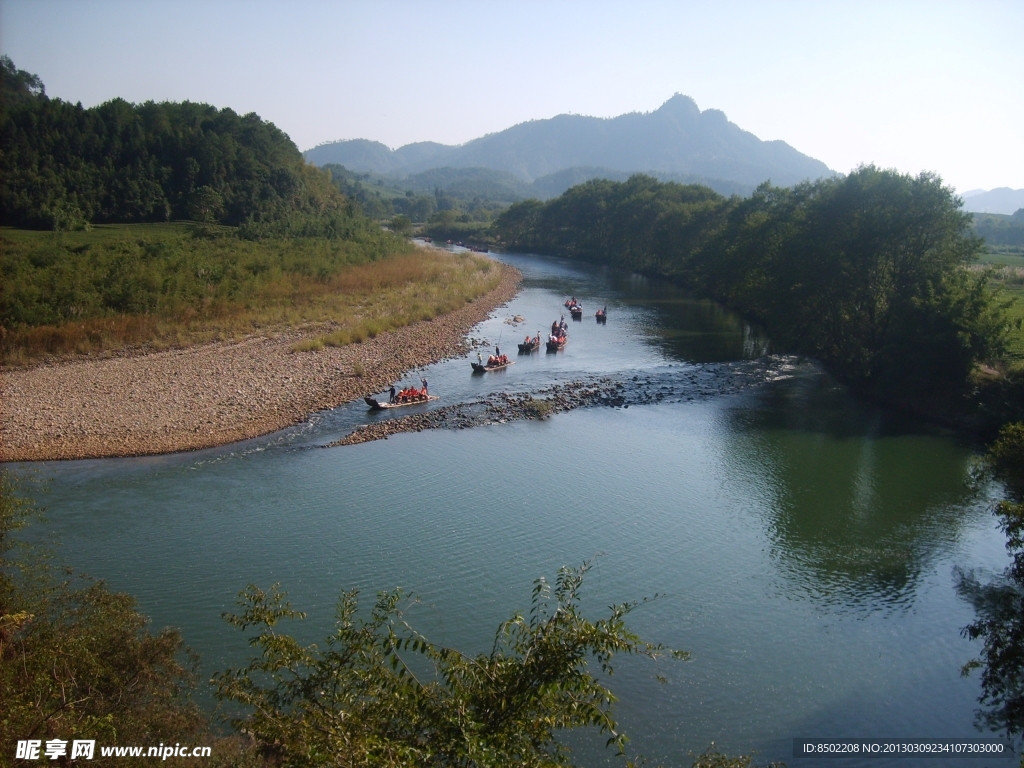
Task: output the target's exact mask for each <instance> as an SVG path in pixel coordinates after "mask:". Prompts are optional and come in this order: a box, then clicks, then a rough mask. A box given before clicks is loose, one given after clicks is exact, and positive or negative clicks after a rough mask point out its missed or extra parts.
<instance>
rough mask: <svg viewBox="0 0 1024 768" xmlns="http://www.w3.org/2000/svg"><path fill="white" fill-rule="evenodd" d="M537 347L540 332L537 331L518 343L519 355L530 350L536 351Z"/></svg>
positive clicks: (528, 352) (525, 353)
mask: <svg viewBox="0 0 1024 768" xmlns="http://www.w3.org/2000/svg"><path fill="white" fill-rule="evenodd" d="M538 349H540V334H539V333H538V334H537V335H536V336H534V337H532V338H530V337H527V339H526V341H523V342H520V343H519V354H520V355H528V354H530V353H531V352H536V351H537V350H538Z"/></svg>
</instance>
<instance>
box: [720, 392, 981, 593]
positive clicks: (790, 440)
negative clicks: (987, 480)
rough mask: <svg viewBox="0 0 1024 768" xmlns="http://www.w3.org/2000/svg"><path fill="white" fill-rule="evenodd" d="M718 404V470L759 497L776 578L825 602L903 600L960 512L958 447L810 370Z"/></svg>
mask: <svg viewBox="0 0 1024 768" xmlns="http://www.w3.org/2000/svg"><path fill="white" fill-rule="evenodd" d="M726 413H727V418H728V419H729V420H730V422H731V425H732V429H731V430H729V434H730V436H731V439H730V443H729V445H728V449H727V451H726V456H727V463H728V468H729V472H730V474H731V475H732V476H733V477H735V478H737V479H738V480H740V481H741V482H743V483H745V484H747V485H748V486H752V487H753V488H754V489H755V492H756V494H757V497H758V498H759V499H761V500H762V503H760V504H759V505H758V511H759V514H761V515H763V516H764V518H765V519H764V524H765V529H766V532H767V534H768V537H769V539H770V541H771V556H772V558H773V559H774V561H775V562H776V563H777V566H778V568H779V572H780V573H781V574H782V575H783V577H784V579H785V580H786V581H787V583H788V584H789V585H790V586H797V587H798V588H799V590H800V592H802V593H803V594H804V595H806V596H807V597H809V598H811V599H813V600H814V601H816V602H817V603H820V604H821V605H822V606H827V607H828V608H829V609H830V610H842V611H853V612H861V611H877V610H890V609H899V608H905V607H906V606H908V605H909V604H910V602H911V600H912V599H913V596H914V592H915V589H916V588H917V586H918V584H919V582H920V580H921V577H922V573H924V572H925V571H927V570H928V569H929V566H930V563H931V561H932V560H933V559H934V557H935V556H937V555H938V553H940V552H945V551H947V550H948V548H949V545H950V544H951V543H952V542H953V541H955V540H956V538H957V536H958V532H959V531H960V530H961V529H962V525H963V523H964V520H965V518H966V517H967V515H968V514H969V510H970V504H968V503H967V502H969V501H970V499H971V497H972V496H973V495H974V491H973V490H972V488H971V485H970V483H969V478H968V477H967V475H966V468H967V467H968V466H969V462H968V455H969V451H968V448H967V447H966V446H962V445H958V444H957V443H956V442H954V441H953V440H950V439H937V435H936V430H935V429H932V428H929V427H927V426H926V425H922V424H918V423H914V422H912V421H909V420H907V419H905V418H901V417H900V416H898V415H895V414H891V413H885V412H882V411H879V410H875V409H873V408H871V407H870V406H868V405H865V404H863V403H858V402H857V401H856V400H854V399H853V398H852V397H851V396H850V395H849V393H848V392H847V391H846V390H845V389H844V388H843V387H841V386H839V385H837V384H836V383H835V382H834V381H832V380H831V379H829V378H828V377H826V376H821V375H803V376H798V377H796V378H794V379H791V380H789V381H784V382H776V383H775V384H773V385H771V386H769V387H766V388H764V389H763V390H762V391H761V392H760V393H758V395H757V396H756V397H755V398H754V403H753V407H749V408H742V409H740V408H735V409H730V410H728V411H726Z"/></svg>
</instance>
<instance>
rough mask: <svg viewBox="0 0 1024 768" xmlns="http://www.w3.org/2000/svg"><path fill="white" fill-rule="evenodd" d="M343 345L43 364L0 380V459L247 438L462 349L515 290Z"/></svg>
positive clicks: (264, 339) (261, 345) (510, 286)
mask: <svg viewBox="0 0 1024 768" xmlns="http://www.w3.org/2000/svg"><path fill="white" fill-rule="evenodd" d="M500 266H501V269H502V270H503V272H502V279H501V282H500V283H499V285H498V286H497V288H495V289H494V290H492V291H491V292H490V293H488V294H486V295H485V296H482V297H480V298H479V299H477V300H475V301H473V302H472V303H470V304H467V305H466V306H465V307H463V308H461V309H459V310H456V311H455V312H452V313H450V314H447V315H443V316H440V317H437V318H434V319H433V320H430V321H426V322H419V323H414V324H413V325H409V326H406V327H405V328H401V329H399V330H397V331H392V332H389V333H386V334H382V335H379V336H377V337H376V338H373V339H369V340H367V341H364V342H363V343H360V344H350V345H348V346H344V347H325V348H323V349H321V350H319V351H316V352H293V351H292V348H293V347H294V345H295V344H296V343H298V342H300V341H302V340H303V339H306V338H313V337H316V336H319V335H322V334H323V332H324V329H323V328H307V329H299V330H281V331H278V332H275V333H267V334H262V335H255V336H251V337H249V338H246V339H243V340H241V341H233V342H217V343H213V344H206V345H203V346H199V347H191V348H188V349H178V350H169V351H163V352H154V353H150V354H142V355H136V356H123V357H108V358H102V359H91V358H90V359H85V360H74V361H64V362H54V363H46V364H43V365H40V366H37V367H34V368H29V369H24V370H21V369H14V370H4V371H3V373H2V377H0V402H2V413H3V416H2V418H0V461H45V460H53V459H85V458H101V457H113V456H142V455H151V454H160V453H174V452H178V451H190V450H197V449H201V448H211V447H214V446H218V445H225V444H227V443H232V442H236V441H239V440H246V439H249V438H253V437H258V436H260V435H265V434H268V433H270V432H275V431H277V430H280V429H283V428H285V427H288V426H290V425H292V424H297V423H301V422H302V421H304V420H306V418H308V416H309V415H310V414H312V413H314V412H316V411H320V410H323V409H325V408H333V407H336V406H338V405H341V404H343V403H347V402H350V401H352V400H354V399H357V398H360V397H362V396H363V395H366V394H367V393H371V392H380V391H382V390H384V389H387V388H388V387H389V386H391V384H392V383H393V382H395V381H398V380H400V379H401V378H402V376H403V374H404V373H405V372H406V371H409V370H410V369H412V368H417V367H419V366H423V365H427V364H430V363H434V362H437V361H439V360H442V359H444V358H448V357H453V356H457V355H462V354H465V352H466V350H467V345H466V334H467V332H468V331H469V330H470V329H471V328H472V327H473V326H474V325H476V324H477V323H479V322H480V321H482V320H484V319H485V318H486V317H487V316H488V315H489V314H490V313H491V312H492V311H493V310H495V309H496V308H497V307H499V306H501V305H503V304H505V303H507V302H508V301H510V300H511V299H512V298H513V297H514V296H515V295H516V293H517V291H518V289H519V282H520V280H521V275H520V274H519V272H518V271H517V270H515V269H514V268H512V267H508V266H506V265H500Z"/></svg>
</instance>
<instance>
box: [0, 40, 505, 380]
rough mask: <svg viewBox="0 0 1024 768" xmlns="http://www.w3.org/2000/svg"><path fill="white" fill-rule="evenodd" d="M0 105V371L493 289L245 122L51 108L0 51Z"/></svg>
mask: <svg viewBox="0 0 1024 768" xmlns="http://www.w3.org/2000/svg"><path fill="white" fill-rule="evenodd" d="M0 106H2V111H0V147H2V149H3V151H2V152H0V217H2V220H3V222H4V224H5V225H7V226H5V227H4V228H3V229H2V230H0V256H2V258H0V280H2V298H0V362H2V363H3V364H5V365H18V364H30V363H33V362H35V361H37V360H39V359H40V358H43V357H49V356H62V355H74V354H91V353H97V352H107V351H114V350H122V349H124V348H129V347H131V348H137V349H139V348H141V349H144V350H156V349H162V348H167V347H178V346H186V345H190V344H196V343H202V342H206V341H211V340H221V339H230V338H237V337H240V336H244V335H246V334H248V333H253V332H262V331H267V330H268V329H270V328H276V327H280V326H297V325H306V324H309V323H319V324H327V325H330V326H331V328H332V333H331V335H330V336H329V339H328V343H334V344H339V343H347V341H358V340H360V339H361V338H366V337H371V336H374V335H376V334H377V333H380V332H382V331H384V330H390V329H393V328H398V327H401V326H402V325H405V324H407V323H410V322H414V321H416V320H422V319H429V318H432V317H436V316H437V315H438V314H440V313H443V312H447V311H450V310H451V309H454V308H456V307H459V306H462V305H463V304H464V303H465V302H467V301H470V300H472V299H474V298H477V297H478V296H480V295H482V294H484V293H486V292H487V291H489V290H490V289H491V288H493V287H494V286H495V285H496V284H497V282H498V280H499V279H500V276H499V274H498V271H497V270H492V269H491V267H490V265H489V264H488V265H485V264H483V263H482V262H480V261H479V260H475V259H468V258H458V257H452V256H441V255H439V254H436V253H429V252H427V251H423V250H421V249H415V248H414V247H413V246H412V245H411V244H409V243H408V242H407V241H406V240H405V239H403V238H402V237H400V236H398V235H396V234H394V233H391V232H387V231H383V230H382V229H381V227H380V226H379V225H378V224H377V223H376V222H375V221H373V220H372V219H370V218H368V217H367V216H365V215H363V213H362V212H361V211H360V210H359V206H358V204H357V203H353V202H352V201H351V200H349V199H348V198H346V197H345V196H344V195H342V194H341V193H340V192H339V190H338V187H337V185H336V184H335V183H332V179H331V176H330V174H329V173H326V172H324V171H321V170H319V169H317V168H315V167H312V166H309V165H306V164H305V162H304V161H303V159H302V155H301V154H300V153H299V151H298V149H297V148H296V147H295V145H294V144H293V143H292V142H291V140H290V139H289V138H288V137H287V136H286V135H285V134H283V133H282V132H281V131H279V130H278V129H277V128H276V127H274V126H273V125H272V124H270V123H267V122H265V121H263V120H261V119H260V118H259V117H257V116H256V115H252V114H250V115H245V116H239V115H237V114H235V113H234V112H233V111H231V110H229V109H222V110H218V109H216V108H214V107H211V106H209V105H204V104H193V103H189V102H184V103H180V104H173V103H161V104H156V103H152V102H147V103H145V104H142V105H133V104H129V103H127V102H124V101H121V100H114V101H111V102H107V103H106V104H102V105H100V106H98V107H95V108H92V109H83V108H82V106H81V105H72V104H68V103H66V102H63V101H61V100H59V99H49V98H48V97H47V96H46V93H45V88H44V87H43V84H42V83H41V82H40V81H39V78H38V77H36V76H35V75H32V74H30V73H27V72H25V71H23V70H18V69H17V68H16V67H15V66H14V64H13V63H12V62H11V60H10V59H9V58H7V57H0ZM404 199H407V198H404V197H403V200H404ZM433 201H434V197H433V196H432V197H431V198H430V202H431V205H433ZM170 219H188V220H189V221H188V222H181V221H178V222H173V221H170ZM11 225H14V226H11ZM15 227H18V228H15ZM315 344H316V342H313V346H314V347H315Z"/></svg>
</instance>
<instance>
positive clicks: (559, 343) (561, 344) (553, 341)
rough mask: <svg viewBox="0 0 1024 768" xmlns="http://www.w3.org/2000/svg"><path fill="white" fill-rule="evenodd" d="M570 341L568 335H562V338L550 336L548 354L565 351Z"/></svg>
mask: <svg viewBox="0 0 1024 768" xmlns="http://www.w3.org/2000/svg"><path fill="white" fill-rule="evenodd" d="M568 340H569V336H568V334H562V335H561V336H548V343H547V348H548V352H557V351H558V350H560V349H565V342H567V341H568Z"/></svg>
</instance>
